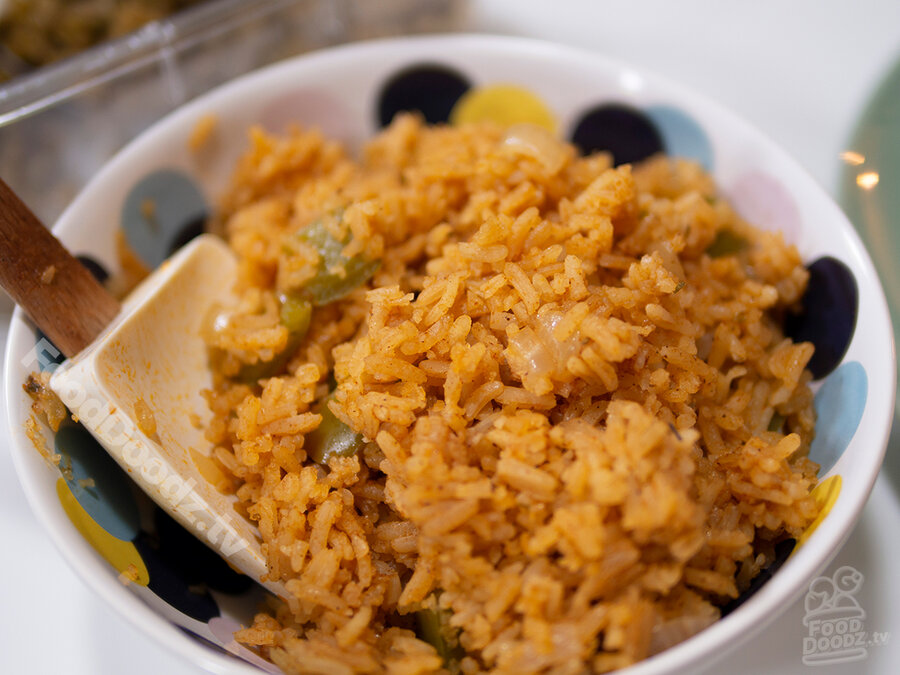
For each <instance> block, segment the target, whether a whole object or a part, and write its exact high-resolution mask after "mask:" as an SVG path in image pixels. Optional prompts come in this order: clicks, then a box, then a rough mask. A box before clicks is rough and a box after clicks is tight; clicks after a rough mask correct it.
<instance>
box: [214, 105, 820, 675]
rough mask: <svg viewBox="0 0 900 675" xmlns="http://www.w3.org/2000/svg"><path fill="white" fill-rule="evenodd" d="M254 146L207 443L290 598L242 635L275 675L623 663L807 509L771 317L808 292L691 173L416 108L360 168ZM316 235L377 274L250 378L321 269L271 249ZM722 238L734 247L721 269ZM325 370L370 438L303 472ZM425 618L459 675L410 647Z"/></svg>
mask: <svg viewBox="0 0 900 675" xmlns="http://www.w3.org/2000/svg"><path fill="white" fill-rule="evenodd" d="M536 137H538V138H537V139H536ZM538 141H539V142H538ZM250 142H251V146H250V149H249V150H248V151H247V153H246V154H245V155H244V157H243V158H242V159H241V161H240V163H239V164H238V166H237V169H236V171H235V174H234V177H233V181H232V185H231V189H230V190H229V192H228V194H227V195H226V197H225V199H224V202H223V206H222V210H221V214H220V219H221V224H222V226H223V227H224V231H225V233H226V235H227V237H228V240H229V242H230V244H231V246H232V248H233V249H234V251H235V253H236V254H237V255H238V256H239V259H240V266H239V269H240V275H239V283H238V291H239V293H240V295H241V304H240V306H239V307H237V308H232V313H231V314H230V320H229V321H228V322H226V323H227V328H226V329H224V330H220V331H218V332H215V333H214V334H211V335H210V336H209V340H210V346H211V347H212V348H214V349H215V350H216V352H217V354H218V355H219V358H218V360H217V361H216V363H217V364H218V365H217V367H218V371H217V378H216V384H215V387H214V389H213V390H212V391H211V392H208V394H207V396H208V399H209V402H210V406H211V408H212V410H213V412H214V420H213V422H212V423H211V425H210V427H209V429H208V431H207V435H208V437H209V439H210V441H211V442H212V443H214V444H215V446H216V449H215V451H214V453H213V457H214V458H215V459H216V461H218V462H219V463H220V464H221V467H222V469H223V470H224V471H225V472H227V473H228V475H230V476H233V479H234V481H235V485H236V486H237V487H236V493H237V495H238V497H239V498H240V500H241V503H242V505H243V507H244V508H245V509H246V512H247V513H248V514H249V516H250V518H252V519H253V520H254V521H256V522H257V523H258V525H259V528H260V532H261V533H262V537H263V541H264V544H263V550H264V552H265V555H266V556H267V558H268V562H269V570H270V571H269V577H270V578H271V579H280V580H282V581H284V582H286V587H287V589H288V590H289V592H290V597H288V598H286V599H285V601H284V602H283V603H281V604H279V605H277V606H276V607H274V608H273V610H272V613H271V614H265V613H263V614H260V615H259V616H258V617H257V619H256V621H255V624H254V626H253V627H251V628H248V629H246V630H244V631H242V632H240V633H238V636H237V637H238V639H239V640H241V641H243V642H245V643H247V644H249V645H253V646H255V647H257V648H258V649H259V650H260V651H261V653H262V654H263V655H264V656H267V657H268V658H270V659H272V660H273V661H274V662H275V663H276V664H278V665H279V666H280V667H281V668H283V669H284V670H285V671H286V672H296V673H312V672H315V673H326V672H327V673H338V672H341V673H355V672H366V673H369V672H390V673H430V672H436V671H438V670H440V669H441V668H451V669H454V670H458V671H462V672H465V673H479V672H505V673H512V672H515V673H526V672H527V673H536V672H547V673H550V672H553V673H579V672H584V671H586V670H591V669H593V670H596V671H605V670H611V669H615V668H619V667H623V666H626V665H628V664H631V663H634V662H636V661H639V660H641V659H643V658H645V657H646V656H648V655H649V654H652V653H655V652H658V651H661V650H663V649H665V648H667V647H668V646H671V645H672V644H674V643H676V642H678V641H680V640H683V639H685V638H687V637H689V636H690V635H692V634H694V633H695V632H697V631H699V630H702V629H703V628H704V627H706V626H707V625H709V624H710V623H712V622H713V621H715V620H716V618H717V617H718V615H719V610H718V607H719V606H721V605H722V604H724V603H725V602H727V601H728V600H730V599H733V598H735V597H736V596H737V595H738V594H739V593H740V592H741V591H743V590H745V589H746V588H747V587H748V585H749V583H750V581H751V580H752V578H753V577H754V576H756V575H757V574H758V573H759V572H760V571H761V569H763V568H764V567H765V566H766V565H768V564H769V563H770V562H771V561H772V559H773V555H774V545H775V543H777V542H778V541H780V540H782V539H784V538H786V537H796V536H798V535H799V534H800V533H801V532H802V531H803V530H804V528H805V527H806V526H807V525H808V524H809V523H810V522H811V521H812V520H813V519H814V518H815V516H816V511H817V507H816V504H815V501H814V500H813V499H812V498H811V497H810V496H809V491H810V489H811V487H812V486H813V485H814V484H815V481H816V471H817V466H816V465H815V464H814V463H813V462H811V461H809V460H808V459H807V458H806V455H807V451H808V449H809V444H810V441H811V439H812V437H813V424H814V417H815V415H814V412H813V407H812V395H811V392H810V390H809V387H808V384H809V382H810V379H811V378H810V374H809V372H808V371H807V370H806V369H805V367H806V364H807V362H808V361H809V359H810V357H811V355H812V351H813V348H812V345H810V344H793V343H791V341H790V340H789V339H786V338H785V337H784V336H783V333H782V331H781V327H780V321H781V317H782V316H783V314H784V312H785V311H787V310H788V309H790V308H791V307H792V306H794V305H796V304H797V303H798V302H799V300H800V298H801V295H802V292H803V290H804V288H805V284H806V281H807V272H806V270H805V269H804V267H803V266H802V264H801V260H800V258H799V256H798V254H797V251H796V249H795V248H794V247H793V246H790V245H787V244H786V243H785V242H784V240H783V239H782V238H781V236H780V235H779V234H776V233H771V232H760V231H758V230H756V229H754V228H753V227H752V226H750V225H748V224H747V223H745V222H743V221H742V220H741V219H740V217H739V216H738V215H737V214H736V213H735V212H734V211H733V210H732V208H731V207H730V206H729V204H728V203H727V202H726V201H725V200H724V199H722V198H721V196H720V195H719V194H718V193H717V192H716V187H715V185H714V183H713V182H712V180H711V179H710V177H709V176H707V175H706V174H704V173H703V172H702V170H701V169H700V168H699V167H698V166H696V165H695V164H691V163H689V162H685V161H679V160H669V159H666V158H655V159H651V160H649V161H647V162H645V163H643V164H642V165H640V166H637V167H630V166H620V167H616V168H612V167H611V166H610V163H609V159H608V157H607V156H605V155H602V154H601V155H594V156H590V157H578V156H577V155H576V153H575V152H574V150H573V149H572V148H571V147H569V146H567V145H565V144H562V143H561V142H559V141H556V140H554V139H552V138H550V137H549V136H548V135H547V134H546V132H543V131H542V130H536V129H533V128H530V127H529V128H516V129H511V130H509V131H508V132H505V131H504V130H503V129H501V128H499V127H495V126H491V125H477V126H461V127H457V128H450V127H426V126H424V125H423V124H422V122H421V121H420V120H419V119H418V118H416V117H414V116H408V115H407V116H401V117H398V118H397V120H395V122H394V123H393V124H392V125H391V126H390V127H389V128H388V129H387V130H386V131H385V132H383V133H382V134H380V135H379V136H377V137H376V138H374V139H373V140H372V141H371V142H370V143H369V144H368V145H367V146H366V148H365V149H364V151H363V153H362V159H360V160H359V161H355V160H353V159H351V158H349V157H348V156H347V155H346V154H345V151H344V150H343V148H342V147H341V146H340V145H339V144H337V143H335V142H333V141H329V140H326V139H325V138H323V137H322V136H321V135H320V134H319V133H318V132H315V131H309V132H307V131H301V130H294V131H292V132H291V133H289V134H288V135H287V136H285V137H275V136H270V135H268V134H266V133H265V132H263V131H261V130H258V129H256V130H253V132H252V134H251V139H250ZM318 219H325V223H326V227H327V228H328V231H329V232H330V233H331V234H332V236H335V237H336V238H339V239H341V240H342V241H345V242H346V246H345V248H344V251H343V255H344V256H346V257H347V258H349V257H352V256H355V255H363V256H367V257H368V259H378V260H380V262H381V264H380V267H379V269H378V271H377V272H376V273H375V275H374V277H373V278H372V279H371V280H370V281H368V282H366V283H365V285H364V286H363V287H362V288H359V289H357V290H356V291H354V292H352V293H351V294H350V295H348V296H347V297H345V298H343V299H341V300H338V301H335V302H333V303H331V304H329V305H326V306H324V307H317V308H316V309H315V310H314V315H313V320H312V323H311V328H310V330H309V333H308V334H307V335H306V337H305V338H304V339H303V340H302V341H301V342H300V343H299V345H297V346H296V349H295V350H294V351H293V353H292V354H291V355H290V358H289V359H286V361H285V362H284V365H283V366H282V368H281V370H280V371H279V372H277V373H275V374H274V376H271V377H267V378H264V379H262V380H260V381H259V382H250V383H246V382H244V383H242V382H240V381H239V378H236V373H238V372H239V371H240V368H241V367H242V364H247V363H250V364H252V363H258V362H260V361H262V362H265V361H267V360H270V359H272V358H273V355H277V353H278V351H279V350H280V349H284V348H285V345H286V344H287V338H286V337H285V335H286V333H285V331H284V327H283V326H282V325H281V324H280V323H279V316H278V310H277V307H278V297H279V294H284V293H296V292H297V291H298V288H302V286H303V284H304V283H306V281H307V280H309V279H310V278H311V276H312V275H313V274H314V273H315V265H316V264H317V256H316V255H315V254H314V253H313V254H311V253H310V251H307V250H305V249H304V247H303V246H299V247H298V246H297V245H291V243H290V242H292V241H295V240H294V239H292V237H294V235H295V233H296V232H297V231H298V230H299V229H300V228H303V227H304V226H306V225H309V224H310V223H312V222H313V221H315V220H318ZM721 232H728V233H729V236H731V238H732V239H733V240H734V241H740V242H744V244H745V245H744V246H743V247H741V248H740V250H737V251H735V252H732V253H730V254H726V255H721V256H715V257H714V256H711V255H709V254H708V253H707V252H706V251H707V249H708V248H709V247H710V246H711V245H712V244H713V242H714V241H715V240H716V238H717V236H718V235H719V234H720V233H721ZM331 377H333V378H334V381H336V383H337V389H336V393H335V398H334V401H333V402H332V403H331V409H332V411H333V412H334V413H335V414H336V415H337V417H338V418H339V419H340V420H341V421H342V422H344V423H346V424H349V425H350V426H351V427H352V429H353V430H355V431H357V432H359V433H361V434H362V436H363V441H364V446H363V448H362V450H361V451H360V452H358V453H357V454H355V455H353V456H350V457H336V458H333V459H331V460H330V461H329V463H328V465H327V466H320V465H316V464H315V463H314V462H312V461H310V459H308V457H307V452H306V450H305V445H304V443H305V440H306V436H305V434H307V433H308V432H309V431H311V430H312V429H313V428H315V427H316V426H317V425H318V424H320V420H321V419H322V416H321V415H318V414H314V413H313V410H312V408H313V406H314V405H315V403H316V401H318V400H320V399H321V398H322V397H324V396H325V395H326V394H327V393H328V390H329V388H330V386H333V385H329V384H328V381H329V378H331ZM438 605H439V606H440V608H441V610H440V611H441V612H443V613H444V614H443V615H445V616H449V617H450V618H449V626H445V630H446V631H447V632H448V636H449V637H451V638H452V637H453V635H455V634H456V633H458V640H459V644H460V646H461V648H462V652H459V651H453V652H452V654H453V656H452V657H451V658H450V659H449V660H446V661H445V660H444V659H442V658H441V657H440V656H439V655H438V653H437V651H436V650H435V648H434V647H432V646H431V645H429V644H427V643H426V642H424V641H422V640H420V639H417V638H416V636H415V633H414V629H415V622H414V621H413V613H414V612H416V611H417V610H420V609H421V608H423V607H430V608H432V610H430V611H438V610H437V609H436V608H437V607H438Z"/></svg>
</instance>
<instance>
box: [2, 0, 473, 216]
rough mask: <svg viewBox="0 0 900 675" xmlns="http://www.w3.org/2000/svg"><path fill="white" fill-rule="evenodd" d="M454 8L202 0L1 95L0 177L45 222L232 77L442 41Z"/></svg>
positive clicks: (439, 0) (417, 0)
mask: <svg viewBox="0 0 900 675" xmlns="http://www.w3.org/2000/svg"><path fill="white" fill-rule="evenodd" d="M460 4H461V3H460V0H378V1H377V2H375V1H371V2H370V1H367V0H211V1H210V2H207V3H204V4H201V5H198V6H196V7H193V8H191V9H188V10H185V11H183V12H181V13H179V14H176V15H174V16H173V17H171V18H169V19H166V20H162V21H155V22H152V23H150V24H147V25H145V26H144V27H143V28H141V29H140V30H138V31H136V32H134V33H132V34H130V35H126V36H124V37H122V38H120V39H118V40H114V41H110V42H107V43H104V44H101V45H98V46H97V47H94V48H92V49H90V50H88V51H86V52H83V53H82V54H80V55H78V56H76V57H73V58H70V59H66V60H64V61H61V62H59V63H56V64H53V65H50V66H46V67H44V68H41V69H39V70H37V71H36V72H34V73H32V74H29V75H23V76H20V77H18V78H16V79H13V80H11V81H9V82H6V83H4V84H3V85H2V86H0V177H2V178H3V179H4V180H5V181H6V182H7V183H8V184H9V185H10V186H11V187H12V188H13V189H14V190H15V191H16V192H17V193H18V194H19V195H20V196H21V197H22V198H23V200H24V201H25V202H26V203H27V204H29V205H30V206H31V208H32V209H33V210H34V211H35V213H36V214H37V215H38V217H40V218H41V219H42V220H43V221H44V222H45V223H48V224H49V223H53V222H54V221H55V220H56V218H57V217H58V216H59V214H60V213H61V212H62V210H63V209H64V208H65V207H66V205H67V204H68V203H69V202H70V201H71V200H72V198H73V197H74V196H75V195H76V194H77V192H78V191H79V190H80V189H81V187H82V186H83V185H84V184H85V183H86V182H87V181H88V180H89V179H90V178H91V177H92V176H93V175H94V174H95V173H96V172H97V170H98V169H99V168H100V167H101V166H102V165H103V164H104V163H105V162H106V161H107V160H108V159H109V158H110V157H111V156H112V155H113V154H114V153H115V152H116V151H117V150H119V149H120V148H121V147H122V146H123V145H125V144H126V143H127V142H128V141H129V140H131V139H132V138H134V137H135V136H136V135H137V134H138V133H140V132H141V131H142V130H143V129H145V128H147V127H148V126H150V125H151V124H152V123H153V122H155V121H156V120H158V119H159V118H160V117H162V116H163V115H165V114H166V113H168V112H170V111H171V110H173V109H174V108H176V107H178V106H179V105H181V104H182V103H184V102H185V101H188V100H190V99H192V98H194V97H196V96H197V95H199V94H202V93H203V92H205V91H207V90H209V89H211V88H213V87H215V86H216V85H219V84H221V83H223V82H226V81H228V80H230V79H232V78H234V77H236V76H238V75H241V74H243V73H246V72H248V71H251V70H253V69H255V68H258V67H260V66H263V65H266V64H268V63H272V62H274V61H278V60H280V59H283V58H286V57H288V56H293V55H295V54H300V53H303V52H306V51H310V50H313V49H319V48H322V47H326V46H329V45H334V44H339V43H342V42H349V41H353V40H360V39H367V38H374V37H382V36H389V35H399V34H415V33H426V32H446V31H451V30H455V29H457V28H458V27H459V21H460V15H461V11H460V7H459V5H460Z"/></svg>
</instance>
